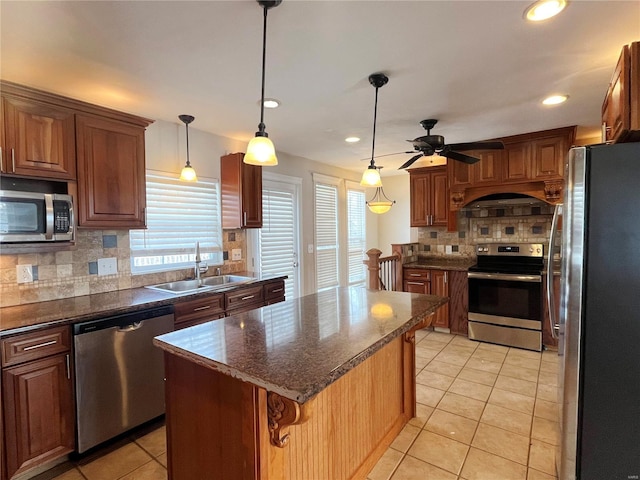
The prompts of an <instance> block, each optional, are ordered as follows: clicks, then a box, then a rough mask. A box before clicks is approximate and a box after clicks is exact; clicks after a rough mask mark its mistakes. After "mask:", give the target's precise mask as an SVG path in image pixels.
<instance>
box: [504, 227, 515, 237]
mask: <svg viewBox="0 0 640 480" xmlns="http://www.w3.org/2000/svg"><path fill="white" fill-rule="evenodd" d="M504 233H505V235H513V234H514V233H516V229H515V227H505V228H504Z"/></svg>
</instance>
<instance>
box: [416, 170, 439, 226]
mask: <svg viewBox="0 0 640 480" xmlns="http://www.w3.org/2000/svg"><path fill="white" fill-rule="evenodd" d="M409 192H410V197H411V199H410V210H411V226H412V227H430V226H445V227H446V226H447V224H448V219H449V182H448V179H447V167H445V166H443V167H425V168H416V169H411V170H409Z"/></svg>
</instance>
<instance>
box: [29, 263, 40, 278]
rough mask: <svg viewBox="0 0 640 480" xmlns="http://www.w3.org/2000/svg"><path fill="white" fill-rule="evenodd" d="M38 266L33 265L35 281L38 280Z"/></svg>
mask: <svg viewBox="0 0 640 480" xmlns="http://www.w3.org/2000/svg"><path fill="white" fill-rule="evenodd" d="M38 273H39V272H38V266H37V265H34V266H32V267H31V274H32V275H33V281H34V282H35V281H37V280H38Z"/></svg>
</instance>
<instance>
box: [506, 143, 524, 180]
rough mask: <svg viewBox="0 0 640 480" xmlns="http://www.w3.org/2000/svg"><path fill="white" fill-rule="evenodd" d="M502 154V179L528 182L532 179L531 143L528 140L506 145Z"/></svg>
mask: <svg viewBox="0 0 640 480" xmlns="http://www.w3.org/2000/svg"><path fill="white" fill-rule="evenodd" d="M504 148H505V149H504V151H503V155H502V159H503V160H502V169H503V170H502V179H503V181H504V182H505V183H508V182H526V181H527V180H529V179H530V173H529V172H530V169H531V144H530V142H528V141H524V142H517V143H510V144H506V145H505V146H504Z"/></svg>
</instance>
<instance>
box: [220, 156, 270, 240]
mask: <svg viewBox="0 0 640 480" xmlns="http://www.w3.org/2000/svg"><path fill="white" fill-rule="evenodd" d="M243 158H244V153H231V154H229V155H223V156H222V157H220V184H221V190H222V228H262V167H261V166H258V165H247V164H246V163H244V162H243V161H242V160H243Z"/></svg>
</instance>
